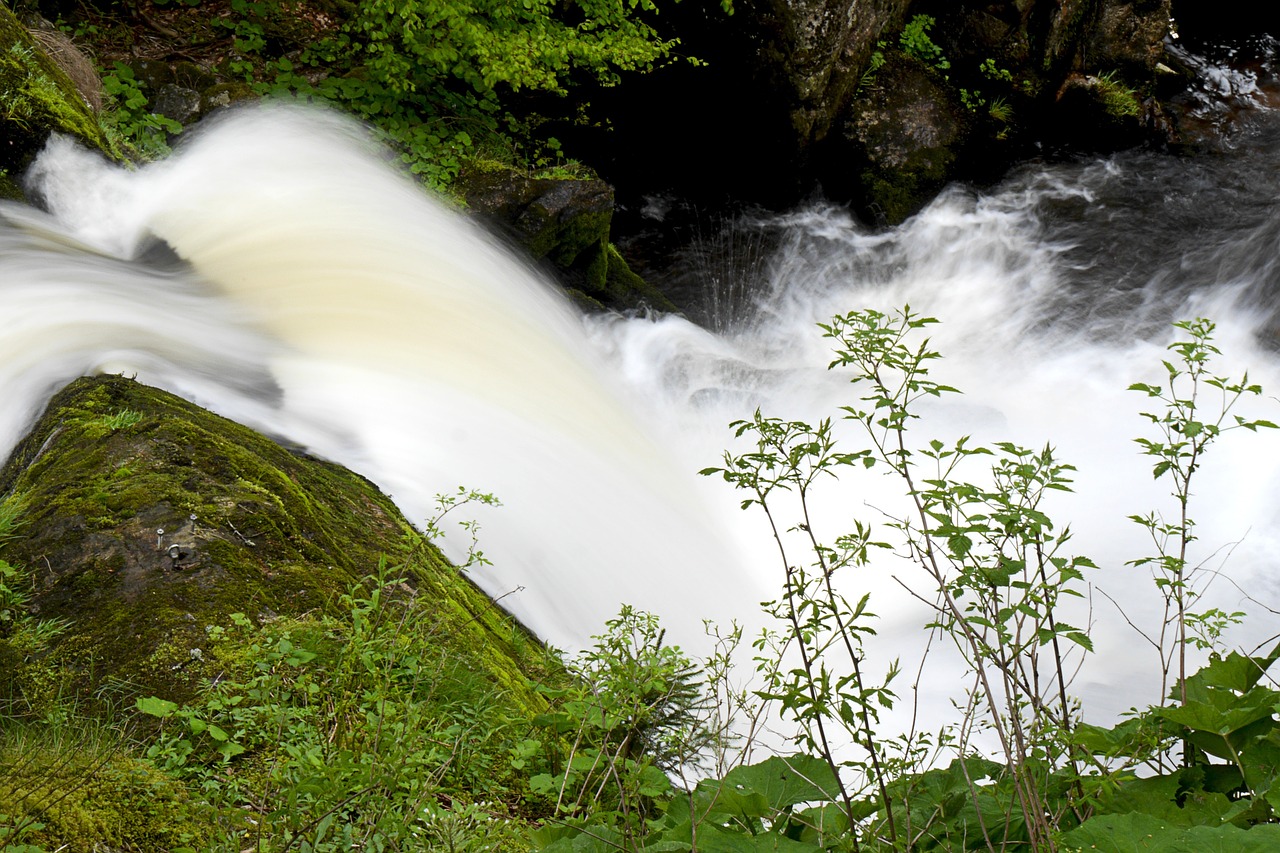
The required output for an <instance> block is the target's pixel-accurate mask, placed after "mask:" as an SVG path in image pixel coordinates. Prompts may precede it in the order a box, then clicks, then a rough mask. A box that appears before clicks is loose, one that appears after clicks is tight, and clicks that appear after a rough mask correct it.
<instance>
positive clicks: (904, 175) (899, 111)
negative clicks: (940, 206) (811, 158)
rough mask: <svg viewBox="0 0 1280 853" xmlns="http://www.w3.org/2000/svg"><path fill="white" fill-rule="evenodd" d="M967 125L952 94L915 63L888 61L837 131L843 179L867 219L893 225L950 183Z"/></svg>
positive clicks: (933, 74) (934, 75) (901, 59)
mask: <svg viewBox="0 0 1280 853" xmlns="http://www.w3.org/2000/svg"><path fill="white" fill-rule="evenodd" d="M968 133H969V122H968V117H967V114H966V112H965V110H964V108H963V107H962V106H961V104H960V102H959V101H958V99H957V97H956V94H955V91H954V90H953V89H952V88H951V87H950V86H948V85H947V83H946V81H945V80H944V79H942V78H941V77H940V76H939V74H938V73H937V72H936V71H934V70H932V69H929V68H926V67H924V66H923V65H922V64H921V63H918V62H915V61H913V60H910V59H907V58H904V57H900V56H894V57H892V58H890V60H889V61H888V62H886V64H885V66H884V67H883V68H882V69H880V73H879V74H878V75H877V77H876V80H875V84H874V85H873V86H872V87H870V91H868V93H867V94H866V96H865V97H864V98H863V99H862V100H861V101H859V102H858V104H857V105H855V107H854V109H853V110H852V112H851V114H850V115H849V117H848V119H847V121H846V122H845V123H844V125H843V127H842V134H843V137H844V140H845V143H846V145H847V146H848V148H849V149H850V150H851V151H852V152H856V153H855V154H854V155H853V156H851V157H850V158H849V162H850V163H851V164H857V165H856V166H855V168H856V169H857V171H856V173H854V174H849V175H846V176H844V179H845V180H846V181H848V180H849V179H853V180H854V181H855V182H856V183H855V184H854V186H853V189H855V190H856V192H854V193H851V194H852V195H856V196H857V197H858V198H859V199H860V200H861V203H862V205H863V206H864V208H865V210H866V212H867V213H868V218H870V219H873V220H879V221H880V222H882V223H888V224H896V223H899V222H901V221H902V220H904V219H906V218H907V217H908V216H910V215H911V214H913V213H915V212H916V211H917V210H919V209H920V208H921V207H922V206H923V205H924V203H925V202H927V201H929V200H930V199H931V198H932V197H933V196H934V195H935V194H936V193H937V192H938V190H940V189H941V188H942V187H943V185H945V184H946V182H947V181H948V180H950V179H951V178H953V177H954V175H955V168H956V164H957V161H958V159H959V155H960V151H961V149H962V148H963V146H964V145H965V144H966V142H967V138H968Z"/></svg>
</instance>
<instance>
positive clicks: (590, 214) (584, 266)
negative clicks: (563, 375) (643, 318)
mask: <svg viewBox="0 0 1280 853" xmlns="http://www.w3.org/2000/svg"><path fill="white" fill-rule="evenodd" d="M457 189H458V191H459V192H460V193H461V194H462V195H463V197H464V198H465V199H466V202H467V205H468V206H469V207H470V209H471V210H472V212H473V213H475V214H477V215H478V216H479V217H480V218H481V219H482V220H483V221H484V222H485V223H487V224H488V225H489V226H490V227H492V228H494V229H495V230H497V231H499V232H500V233H504V234H506V235H507V236H509V237H511V238H512V239H513V240H514V241H515V242H516V243H518V244H519V245H521V246H522V247H523V248H524V249H526V250H527V251H528V252H529V253H530V254H531V255H532V256H533V257H534V258H535V259H539V260H542V259H545V260H546V261H547V262H549V263H550V264H551V266H552V267H553V269H554V271H555V274H556V276H557V277H558V278H559V279H560V282H561V284H563V285H564V286H565V289H566V290H567V291H568V292H569V294H570V296H572V297H574V298H575V299H577V300H578V301H579V302H581V303H582V305H583V307H585V308H587V309H597V310H598V309H600V308H612V309H619V310H627V309H635V308H640V307H642V306H648V307H651V308H657V309H660V310H664V311H674V310H675V306H674V305H672V304H671V302H670V301H669V300H668V299H667V298H666V297H665V296H663V295H662V294H661V293H660V292H659V291H658V290H657V289H655V288H654V287H652V286H650V285H649V284H648V283H647V282H645V280H644V279H643V278H641V277H640V276H638V275H636V274H635V273H634V272H632V271H631V269H630V268H629V267H628V265H627V262H626V260H625V259H623V257H622V256H621V255H620V254H619V253H618V251H617V250H616V249H615V248H614V247H613V246H611V245H610V243H609V235H610V230H611V227H612V221H613V212H614V193H613V187H611V186H609V184H607V183H605V182H604V181H600V180H579V179H554V178H530V177H528V176H527V175H525V174H523V173H521V172H518V171H515V170H513V169H506V168H493V169H488V170H479V169H473V170H471V171H469V172H467V173H465V174H464V175H463V176H462V177H461V178H460V179H459V181H458V184H457Z"/></svg>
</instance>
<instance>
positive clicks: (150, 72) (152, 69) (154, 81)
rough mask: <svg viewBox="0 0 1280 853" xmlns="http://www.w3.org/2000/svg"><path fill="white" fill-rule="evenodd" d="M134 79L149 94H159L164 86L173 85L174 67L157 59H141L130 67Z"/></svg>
mask: <svg viewBox="0 0 1280 853" xmlns="http://www.w3.org/2000/svg"><path fill="white" fill-rule="evenodd" d="M129 67H130V68H131V69H132V70H133V79H134V80H136V81H137V82H138V85H140V86H141V87H142V88H143V89H145V90H147V91H148V92H159V91H160V88H161V87H162V86H167V85H169V84H170V83H173V82H174V80H173V66H172V65H170V64H169V63H168V62H160V61H159V60H156V59H139V60H138V61H137V62H135V63H133V64H132V65H130V66H129Z"/></svg>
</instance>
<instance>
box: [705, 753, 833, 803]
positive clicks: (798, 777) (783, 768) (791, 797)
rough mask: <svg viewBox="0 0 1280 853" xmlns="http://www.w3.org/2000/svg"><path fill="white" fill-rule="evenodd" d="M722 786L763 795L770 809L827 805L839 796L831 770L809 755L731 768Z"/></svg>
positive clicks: (821, 761)
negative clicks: (818, 803)
mask: <svg viewBox="0 0 1280 853" xmlns="http://www.w3.org/2000/svg"><path fill="white" fill-rule="evenodd" d="M724 784H725V785H729V786H736V787H740V788H742V789H743V790H746V791H755V792H757V793H760V794H763V795H764V798H765V801H766V802H767V803H768V804H769V806H770V807H771V808H773V809H782V808H785V807H787V806H794V805H797V804H799V803H817V802H829V801H833V800H835V799H836V798H837V797H838V796H839V794H840V786H839V785H838V784H837V783H836V779H835V775H834V774H833V773H832V772H831V767H830V766H829V765H828V764H827V763H826V762H825V761H823V760H822V759H820V758H815V757H814V756H811V755H792V756H786V757H784V756H778V755H775V756H772V757H770V758H767V759H765V760H764V761H761V762H760V763H758V764H752V765H751V766H749V767H735V768H734V769H733V770H730V771H729V773H728V774H726V775H725V777H724Z"/></svg>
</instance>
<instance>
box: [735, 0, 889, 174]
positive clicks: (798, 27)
mask: <svg viewBox="0 0 1280 853" xmlns="http://www.w3.org/2000/svg"><path fill="white" fill-rule="evenodd" d="M909 5H910V0H869V2H858V3H851V2H848V0H758V2H751V3H744V4H741V6H742V8H741V12H740V13H741V14H744V15H745V16H747V17H753V16H754V19H755V21H754V28H755V29H756V31H757V32H756V35H755V37H756V38H757V39H758V40H759V43H760V50H759V58H760V60H761V61H762V66H761V67H760V69H759V70H760V71H761V72H763V73H764V74H766V75H768V78H771V79H769V80H768V82H772V83H774V84H775V85H777V86H778V91H779V92H780V94H781V96H782V98H783V99H784V101H786V102H788V103H789V106H790V111H789V114H790V120H791V127H792V129H793V131H794V132H795V136H796V140H795V141H796V146H797V149H798V150H800V151H803V150H805V149H806V148H807V147H808V146H809V145H811V144H812V143H814V142H818V141H821V140H822V139H823V138H824V137H825V136H826V135H827V133H828V132H829V131H830V129H831V127H832V124H833V121H834V120H835V117H836V116H837V115H839V114H840V113H841V112H842V111H843V110H844V109H845V107H846V106H847V105H848V104H849V102H850V100H851V99H852V98H853V95H854V92H855V91H856V89H857V87H858V82H859V80H860V79H861V76H862V72H863V69H865V68H866V66H867V63H868V62H869V61H870V57H871V53H872V51H873V50H874V49H875V43H876V40H877V39H878V38H880V35H881V33H883V32H886V31H888V30H891V29H892V28H893V26H894V25H895V24H896V23H898V22H900V21H901V20H902V19H903V16H904V15H905V14H906V10H907V7H908V6H909ZM762 82H764V81H762Z"/></svg>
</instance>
